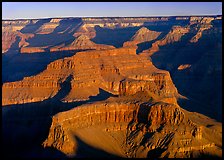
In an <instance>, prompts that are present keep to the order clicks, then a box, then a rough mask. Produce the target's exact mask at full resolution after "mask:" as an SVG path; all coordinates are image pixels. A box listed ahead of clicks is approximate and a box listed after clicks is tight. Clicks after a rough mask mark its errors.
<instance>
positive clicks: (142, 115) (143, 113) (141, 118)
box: [137, 103, 150, 124]
mask: <svg viewBox="0 0 224 160" xmlns="http://www.w3.org/2000/svg"><path fill="white" fill-rule="evenodd" d="M149 111H150V106H148V105H145V103H143V104H141V105H140V107H139V110H138V115H137V122H138V123H144V124H148V123H149V122H148V115H149Z"/></svg>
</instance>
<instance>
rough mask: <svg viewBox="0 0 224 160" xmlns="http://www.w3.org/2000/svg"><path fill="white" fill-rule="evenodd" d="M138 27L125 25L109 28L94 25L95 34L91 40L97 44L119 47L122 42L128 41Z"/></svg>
mask: <svg viewBox="0 0 224 160" xmlns="http://www.w3.org/2000/svg"><path fill="white" fill-rule="evenodd" d="M140 28H141V27H126V28H115V29H110V28H101V27H99V26H95V30H96V36H95V37H94V38H93V39H91V40H92V41H93V42H94V43H97V44H107V45H112V46H115V47H116V48H119V47H122V46H123V43H124V42H126V41H129V40H130V39H131V37H132V36H134V34H135V33H136V32H137V31H138V30H139V29H140Z"/></svg>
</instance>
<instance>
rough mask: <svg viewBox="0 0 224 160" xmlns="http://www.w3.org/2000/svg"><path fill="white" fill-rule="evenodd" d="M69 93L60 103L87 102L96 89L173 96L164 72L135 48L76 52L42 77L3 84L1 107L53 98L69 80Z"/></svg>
mask: <svg viewBox="0 0 224 160" xmlns="http://www.w3.org/2000/svg"><path fill="white" fill-rule="evenodd" d="M70 75H71V76H72V79H71V80H70V82H69V83H70V86H71V90H70V91H69V93H68V95H66V96H65V97H64V99H63V100H64V101H70V102H71V101H80V100H88V98H89V97H90V96H95V95H97V94H98V93H99V88H101V89H103V90H105V91H107V92H109V93H112V94H115V95H130V94H135V93H136V92H138V91H145V90H147V91H149V92H150V93H152V94H157V95H158V97H170V96H177V95H178V92H177V89H176V88H175V86H174V85H173V83H172V80H171V78H170V75H169V73H168V72H167V71H163V70H159V69H157V68H155V67H154V66H153V65H152V63H151V61H150V60H148V59H146V57H143V56H139V55H136V53H135V48H119V49H111V50H102V51H86V52H79V53H77V54H76V55H75V56H72V57H71V58H65V59H60V60H57V61H55V62H52V63H50V64H49V65H48V66H47V69H46V70H44V71H43V72H42V73H40V74H38V75H36V76H32V77H25V78H24V79H23V80H22V81H18V82H10V83H4V84H3V97H2V100H3V105H8V104H21V103H27V102H36V101H42V100H44V99H48V98H50V97H53V96H54V95H55V94H56V93H57V92H58V91H59V90H60V84H62V83H63V82H65V81H66V79H67V78H68V77H69V76H70Z"/></svg>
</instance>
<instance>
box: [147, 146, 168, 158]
mask: <svg viewBox="0 0 224 160" xmlns="http://www.w3.org/2000/svg"><path fill="white" fill-rule="evenodd" d="M165 150H166V149H162V148H156V149H152V150H150V151H149V152H148V154H147V158H159V157H160V155H161V154H162V153H163V152H164V151H165Z"/></svg>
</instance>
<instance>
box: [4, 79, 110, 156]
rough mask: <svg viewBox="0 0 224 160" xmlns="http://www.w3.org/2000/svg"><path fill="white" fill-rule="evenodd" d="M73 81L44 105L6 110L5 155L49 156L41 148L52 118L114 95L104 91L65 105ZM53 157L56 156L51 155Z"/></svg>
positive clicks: (33, 104) (36, 103) (31, 104)
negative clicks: (87, 98)
mask: <svg viewBox="0 0 224 160" xmlns="http://www.w3.org/2000/svg"><path fill="white" fill-rule="evenodd" d="M71 79H72V77H71V76H69V77H68V78H67V80H66V81H65V82H64V83H62V84H61V90H60V91H59V92H58V94H57V95H56V96H54V97H52V98H50V99H47V100H44V101H42V102H33V103H26V104H15V105H7V106H4V107H3V108H2V124H3V125H2V137H3V143H2V144H3V146H4V147H3V152H4V153H6V154H8V153H11V155H10V156H14V155H15V156H16V157H22V158H24V157H27V156H33V155H37V154H40V156H42V155H43V156H48V152H45V151H44V150H45V149H42V148H41V147H42V146H41V144H42V143H43V141H44V140H45V139H46V138H47V136H48V133H49V129H50V126H51V122H52V119H51V118H52V116H54V115H55V114H57V113H59V112H63V111H67V110H69V109H72V108H74V107H76V106H79V105H82V104H86V103H92V102H94V101H99V100H105V99H107V98H109V97H110V96H112V94H110V93H108V92H106V91H104V90H102V89H100V93H99V94H98V95H97V96H91V97H90V99H89V100H87V101H81V102H72V103H63V102H61V101H60V100H61V99H62V98H64V96H66V95H67V94H68V93H69V92H70V89H71V86H70V81H71ZM49 156H50V157H51V156H54V155H53V154H50V155H49ZM59 156H60V154H59ZM62 156H63V155H62Z"/></svg>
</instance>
